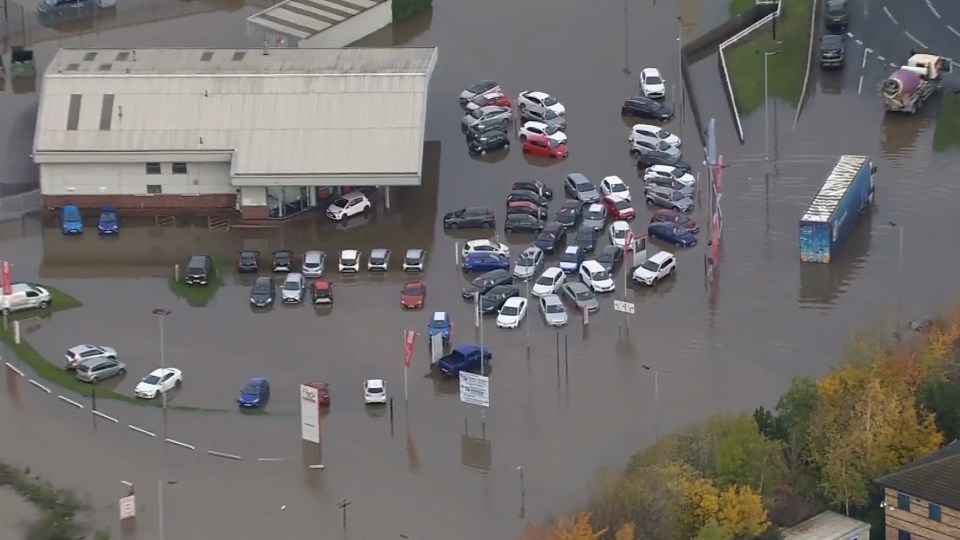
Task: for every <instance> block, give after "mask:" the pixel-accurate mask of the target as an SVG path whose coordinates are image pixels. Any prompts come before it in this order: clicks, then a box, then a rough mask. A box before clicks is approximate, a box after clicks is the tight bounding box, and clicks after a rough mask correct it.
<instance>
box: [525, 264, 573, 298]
mask: <svg viewBox="0 0 960 540" xmlns="http://www.w3.org/2000/svg"><path fill="white" fill-rule="evenodd" d="M566 279H567V275H566V274H564V273H563V270H561V269H559V268H557V267H556V266H551V267H550V268H547V269H546V270H544V271H543V273H542V274H540V277H538V278H537V280H536V281H534V282H533V288H532V289H530V294H532V295H534V296H543V295H546V294H554V293H555V292H557V291H559V290H560V286H561V285H563V282H564V281H565V280H566Z"/></svg>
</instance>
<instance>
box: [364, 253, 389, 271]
mask: <svg viewBox="0 0 960 540" xmlns="http://www.w3.org/2000/svg"><path fill="white" fill-rule="evenodd" d="M389 267H390V250H389V249H387V248H376V249H372V250H370V257H368V258H367V271H368V272H386V271H387V269H388V268H389Z"/></svg>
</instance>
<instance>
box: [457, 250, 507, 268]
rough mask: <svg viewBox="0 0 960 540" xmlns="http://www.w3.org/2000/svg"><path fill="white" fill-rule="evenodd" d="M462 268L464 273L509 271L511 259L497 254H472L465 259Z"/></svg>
mask: <svg viewBox="0 0 960 540" xmlns="http://www.w3.org/2000/svg"><path fill="white" fill-rule="evenodd" d="M461 268H462V269H463V271H464V272H489V271H491V270H509V269H510V259H509V258H508V257H505V256H503V255H500V254H497V253H471V254H469V255H467V256H466V257H465V258H464V259H463V264H462V265H461Z"/></svg>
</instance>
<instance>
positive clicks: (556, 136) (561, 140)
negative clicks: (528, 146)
mask: <svg viewBox="0 0 960 540" xmlns="http://www.w3.org/2000/svg"><path fill="white" fill-rule="evenodd" d="M537 136H539V137H549V138H550V140H551V141H553V142H555V143H557V144H566V143H567V134H566V133H564V132H562V131H560V127H559V126H558V125H557V124H544V123H543V122H537V121H534V120H531V121H529V122H524V123H523V125H522V126H520V131H518V132H517V137H518V138H519V139H520V140H521V141H525V140H527V137H537Z"/></svg>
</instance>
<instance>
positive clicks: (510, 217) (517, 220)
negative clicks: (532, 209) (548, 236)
mask: <svg viewBox="0 0 960 540" xmlns="http://www.w3.org/2000/svg"><path fill="white" fill-rule="evenodd" d="M546 224H547V222H546V220H544V219H539V218H536V217H534V216H531V215H530V214H518V213H513V214H507V218H506V220H504V222H503V230H504V232H508V233H511V232H532V233H539V232H540V231H542V230H543V228H544V227H545V226H546Z"/></svg>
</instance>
